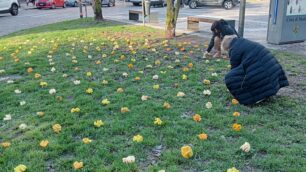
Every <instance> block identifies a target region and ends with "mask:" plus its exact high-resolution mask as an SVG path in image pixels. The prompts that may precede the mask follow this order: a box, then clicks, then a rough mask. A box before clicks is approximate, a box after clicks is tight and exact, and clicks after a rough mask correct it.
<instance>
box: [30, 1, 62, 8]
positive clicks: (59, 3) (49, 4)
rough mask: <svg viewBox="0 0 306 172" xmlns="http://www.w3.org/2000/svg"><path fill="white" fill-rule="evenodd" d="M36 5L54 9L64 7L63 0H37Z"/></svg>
mask: <svg viewBox="0 0 306 172" xmlns="http://www.w3.org/2000/svg"><path fill="white" fill-rule="evenodd" d="M36 7H37V8H38V9H41V8H50V9H54V8H56V7H63V8H65V7H66V4H65V0H37V1H36Z"/></svg>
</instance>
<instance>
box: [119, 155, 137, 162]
mask: <svg viewBox="0 0 306 172" xmlns="http://www.w3.org/2000/svg"><path fill="white" fill-rule="evenodd" d="M122 162H123V163H125V164H130V163H134V162H135V156H127V157H125V158H122Z"/></svg>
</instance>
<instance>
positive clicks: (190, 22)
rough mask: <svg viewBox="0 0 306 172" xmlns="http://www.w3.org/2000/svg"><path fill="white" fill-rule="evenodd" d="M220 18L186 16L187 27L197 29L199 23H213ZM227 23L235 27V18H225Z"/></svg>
mask: <svg viewBox="0 0 306 172" xmlns="http://www.w3.org/2000/svg"><path fill="white" fill-rule="evenodd" d="M218 20H220V19H217V18H211V17H187V29H189V30H199V23H200V22H205V23H213V22H215V21H218ZM225 21H226V22H227V23H228V24H229V25H231V26H232V27H233V28H235V20H225Z"/></svg>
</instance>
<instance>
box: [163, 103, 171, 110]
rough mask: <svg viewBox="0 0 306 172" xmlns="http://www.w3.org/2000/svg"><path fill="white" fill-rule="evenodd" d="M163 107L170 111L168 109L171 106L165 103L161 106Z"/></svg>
mask: <svg viewBox="0 0 306 172" xmlns="http://www.w3.org/2000/svg"><path fill="white" fill-rule="evenodd" d="M163 107H164V108H165V109H170V108H171V105H170V103H168V102H165V103H164V105H163Z"/></svg>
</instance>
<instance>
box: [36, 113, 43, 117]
mask: <svg viewBox="0 0 306 172" xmlns="http://www.w3.org/2000/svg"><path fill="white" fill-rule="evenodd" d="M36 114H37V115H38V116H40V117H42V116H44V115H45V112H37V113H36Z"/></svg>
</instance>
